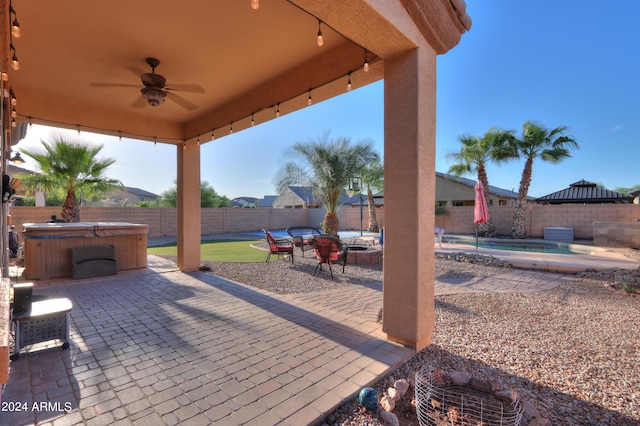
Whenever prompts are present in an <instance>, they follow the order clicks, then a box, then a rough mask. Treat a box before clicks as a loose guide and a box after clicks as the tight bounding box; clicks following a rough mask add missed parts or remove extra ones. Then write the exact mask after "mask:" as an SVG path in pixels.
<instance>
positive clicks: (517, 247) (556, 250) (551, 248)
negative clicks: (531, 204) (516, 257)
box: [463, 241, 583, 254]
mask: <svg viewBox="0 0 640 426" xmlns="http://www.w3.org/2000/svg"><path fill="white" fill-rule="evenodd" d="M463 244H468V245H472V246H474V247H475V245H476V243H475V242H469V241H464V242H463ZM478 247H482V248H487V249H493V250H508V251H525V252H531V253H550V254H583V253H581V252H578V251H575V250H571V249H570V248H569V247H560V246H557V245H552V244H527V243H522V244H519V243H499V242H495V243H494V242H490V243H478Z"/></svg>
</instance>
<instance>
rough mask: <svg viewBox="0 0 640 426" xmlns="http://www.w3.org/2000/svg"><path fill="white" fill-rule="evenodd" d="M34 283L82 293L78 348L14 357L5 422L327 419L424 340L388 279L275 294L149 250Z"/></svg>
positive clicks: (472, 286)
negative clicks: (138, 265) (398, 326)
mask: <svg viewBox="0 0 640 426" xmlns="http://www.w3.org/2000/svg"><path fill="white" fill-rule="evenodd" d="M570 279H571V278H570V277H569V276H566V275H557V274H548V273H542V272H532V271H518V270H505V273H504V274H501V275H498V276H495V277H489V278H486V277H484V278H478V279H476V280H471V281H464V282H457V281H451V282H445V281H437V282H436V294H447V293H459V292H487V291H541V290H545V289H548V288H553V287H554V286H556V285H559V284H562V283H563V282H565V281H567V280H570ZM34 293H37V294H43V295H47V296H51V297H68V298H70V299H71V300H72V302H73V304H74V307H73V310H72V312H71V340H72V341H71V348H70V349H69V350H61V349H58V348H51V349H47V350H39V351H36V350H35V349H36V348H32V350H31V351H30V352H29V353H26V354H25V353H23V354H22V355H21V357H20V359H19V360H17V361H14V362H12V363H11V371H10V377H9V381H8V383H7V384H6V386H5V389H4V391H3V395H2V401H3V403H4V404H5V405H3V407H7V406H8V405H7V404H8V403H13V405H12V406H11V407H13V410H11V411H6V410H5V411H1V412H0V424H2V425H11V426H17V425H28V424H52V425H73V424H96V425H101V424H104V425H119V424H122V425H128V424H134V425H153V426H157V425H161V424H180V425H190V424H193V425H198V424H202V425H208V424H216V425H227V424H228V425H236V424H248V425H260V426H264V425H276V424H277V425H287V424H288V425H296V426H299V425H305V424H314V423H318V422H320V421H321V420H322V419H323V417H324V416H325V415H326V414H327V413H329V412H330V411H332V410H333V408H334V407H336V406H338V405H339V404H341V403H342V402H343V401H344V399H346V398H349V397H351V396H352V395H354V394H356V393H357V392H358V391H359V390H360V389H361V388H362V387H363V386H366V385H368V384H371V383H373V382H374V381H376V379H377V378H379V377H382V376H384V375H385V373H387V372H388V371H390V370H392V369H394V368H395V367H396V366H398V365H400V364H401V363H402V362H403V361H405V360H406V359H407V358H408V357H410V356H411V355H412V354H413V351H412V350H411V349H408V348H405V347H402V346H399V345H396V344H394V343H391V342H388V341H386V339H385V335H384V333H383V332H382V330H381V324H380V323H379V322H377V318H378V315H379V311H380V308H381V307H382V288H381V285H380V284H374V285H371V286H368V287H365V286H355V285H350V286H347V287H346V288H344V289H339V290H330V291H323V292H317V293H306V294H297V295H275V294H272V293H268V292H265V291H261V290H257V289H254V288H251V287H247V286H243V285H239V284H236V283H233V282H230V281H227V280H225V279H222V278H219V277H216V276H214V275H212V274H209V273H204V272H194V273H189V274H184V273H181V272H179V271H177V269H176V268H175V265H173V264H171V263H167V262H165V261H163V260H162V259H160V258H157V257H155V256H149V267H148V268H146V269H143V270H137V271H130V272H124V273H120V274H118V275H117V276H111V277H103V278H95V279H84V280H71V279H66V280H65V279H61V280H55V281H50V282H38V283H37V288H36V290H34ZM17 403H20V404H17ZM34 403H35V404H36V405H35V406H34ZM22 408H26V410H23V411H18V409H22ZM34 408H36V409H35V410H34Z"/></svg>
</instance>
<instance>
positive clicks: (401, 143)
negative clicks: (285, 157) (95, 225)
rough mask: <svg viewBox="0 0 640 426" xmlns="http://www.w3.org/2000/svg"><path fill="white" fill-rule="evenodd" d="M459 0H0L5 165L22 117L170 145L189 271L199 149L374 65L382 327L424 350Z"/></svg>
mask: <svg viewBox="0 0 640 426" xmlns="http://www.w3.org/2000/svg"><path fill="white" fill-rule="evenodd" d="M465 9H466V5H465V2H464V0H389V1H383V2H378V1H370V0H345V1H340V2H334V1H316V0H261V1H258V0H252V1H250V0H226V1H210V0H193V1H188V2H184V1H177V0H162V1H157V0H136V1H124V0H114V1H91V2H87V1H84V0H67V1H64V2H52V1H49V0H30V1H24V2H13V4H12V3H11V0H0V20H2V22H4V23H5V25H3V26H2V29H3V31H1V32H0V49H1V53H2V54H1V55H0V71H1V72H2V80H1V85H2V93H4V103H3V106H4V109H3V111H2V114H1V115H2V127H3V131H2V141H1V143H2V153H3V155H2V169H3V172H4V171H5V170H6V162H7V156H8V154H9V153H10V151H11V144H12V143H15V142H17V141H16V140H12V137H11V135H12V133H14V132H16V131H18V130H19V129H20V126H21V125H22V126H25V125H29V124H36V123H37V124H44V125H50V126H55V127H61V128H67V129H72V130H75V131H91V132H96V133H102V134H107V135H114V136H121V137H127V138H134V139H140V140H146V141H149V142H150V144H149V147H150V149H152V145H153V143H162V144H171V145H174V146H175V153H176V162H177V183H178V186H177V188H178V208H177V209H178V224H177V229H178V265H179V268H180V269H181V270H182V271H185V272H187V271H193V270H196V269H198V267H199V266H200V232H201V227H200V195H199V190H200V151H201V146H202V145H203V144H205V143H209V142H211V141H212V140H214V139H216V140H218V139H221V138H223V137H224V135H227V134H229V133H230V132H231V131H235V132H237V131H241V130H243V129H245V128H248V127H250V126H253V125H259V124H260V123H263V122H265V121H267V120H272V119H277V117H278V116H280V115H283V114H289V113H292V112H294V111H296V110H298V109H301V108H305V107H306V106H307V105H308V104H309V102H314V103H315V102H320V101H322V100H325V99H328V98H331V97H334V96H336V95H338V94H341V93H344V92H346V91H348V90H350V89H351V88H353V89H354V90H355V89H357V88H358V87H361V86H363V85H366V84H369V83H371V82H374V81H377V80H380V79H383V78H384V103H385V105H384V111H385V120H384V122H385V141H384V150H385V152H384V157H385V193H386V194H385V195H386V200H385V207H386V217H385V225H386V226H385V231H386V235H385V237H386V238H385V243H386V244H385V260H384V261H385V265H384V280H385V286H384V289H385V291H384V296H383V303H384V322H383V329H384V331H385V332H386V333H387V337H388V338H389V339H391V340H394V341H397V342H400V343H403V344H406V345H410V346H411V347H414V348H415V349H418V350H419V349H421V348H423V347H425V346H426V345H428V344H429V342H430V338H431V331H432V330H433V326H434V318H433V317H434V312H433V311H434V300H433V292H434V288H433V287H434V274H433V270H434V259H433V245H432V244H431V243H430V241H433V240H432V233H433V226H434V213H433V209H425V208H424V207H423V206H426V205H433V204H434V187H435V110H436V109H435V102H436V56H437V55H439V54H444V53H446V52H447V51H448V50H450V49H452V48H453V47H454V46H456V44H458V42H459V41H460V38H461V35H462V34H463V33H464V32H465V31H467V30H468V29H469V28H470V26H471V19H470V18H469V16H468V15H467V13H466V11H465ZM14 21H17V22H19V25H20V27H19V33H18V29H16V31H14V32H12V31H11V29H12V28H11V26H10V25H8V24H9V23H13V22H14ZM18 36H19V37H18ZM159 76H162V77H159ZM165 79H166V85H165ZM14 122H15V126H16V127H13V125H14ZM14 139H15V138H14ZM219 143H224V142H223V141H220V142H219ZM5 208H6V207H5ZM4 213H5V211H4V210H3V214H2V216H3V217H4V216H5V214H4ZM4 225H5V224H4V223H3V226H4ZM4 228H6V226H4ZM4 242H6V240H5V241H4Z"/></svg>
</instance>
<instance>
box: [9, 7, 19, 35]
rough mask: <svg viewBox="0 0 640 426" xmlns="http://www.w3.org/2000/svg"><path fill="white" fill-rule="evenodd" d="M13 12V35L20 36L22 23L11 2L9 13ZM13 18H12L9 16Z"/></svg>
mask: <svg viewBox="0 0 640 426" xmlns="http://www.w3.org/2000/svg"><path fill="white" fill-rule="evenodd" d="M11 14H13V22H12V23H11V36H12V37H13V38H20V35H21V34H20V23H19V22H18V14H17V13H16V11H15V9H14V8H13V6H12V5H11V4H9V15H11ZM9 20H11V18H9Z"/></svg>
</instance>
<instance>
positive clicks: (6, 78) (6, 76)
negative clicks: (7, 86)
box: [2, 71, 9, 81]
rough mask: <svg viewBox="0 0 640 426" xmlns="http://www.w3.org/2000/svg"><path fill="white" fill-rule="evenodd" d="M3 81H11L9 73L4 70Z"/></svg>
mask: <svg viewBox="0 0 640 426" xmlns="http://www.w3.org/2000/svg"><path fill="white" fill-rule="evenodd" d="M2 81H9V74H7V73H6V72H4V71H2Z"/></svg>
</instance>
